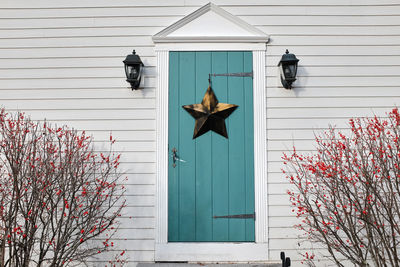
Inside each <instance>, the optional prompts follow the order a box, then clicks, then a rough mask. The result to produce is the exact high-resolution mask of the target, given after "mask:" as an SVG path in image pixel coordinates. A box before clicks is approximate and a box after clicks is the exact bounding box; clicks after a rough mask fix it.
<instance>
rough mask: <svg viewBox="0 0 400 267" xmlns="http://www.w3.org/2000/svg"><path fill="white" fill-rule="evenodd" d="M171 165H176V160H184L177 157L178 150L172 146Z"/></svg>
mask: <svg viewBox="0 0 400 267" xmlns="http://www.w3.org/2000/svg"><path fill="white" fill-rule="evenodd" d="M171 151H172V167H174V168H175V167H176V162H177V161H180V162H186V161H185V160H183V159H181V158H179V156H178V153H177V152H178V150H177V149H176V148H175V147H174V148H173V149H172V150H171Z"/></svg>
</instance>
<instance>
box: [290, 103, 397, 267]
mask: <svg viewBox="0 0 400 267" xmlns="http://www.w3.org/2000/svg"><path fill="white" fill-rule="evenodd" d="M349 124H350V128H351V131H349V133H342V132H340V131H338V130H336V129H334V128H330V130H328V131H326V132H324V133H323V134H322V135H320V136H317V137H316V140H315V141H316V148H317V149H316V152H315V153H314V154H302V153H298V152H297V151H296V150H295V149H293V151H292V152H291V154H284V156H283V160H284V164H285V165H286V167H287V168H286V169H285V170H283V172H284V173H285V174H286V176H287V178H288V179H289V181H290V183H291V184H292V185H293V186H294V189H293V190H289V191H288V194H289V196H290V201H291V203H292V206H293V212H294V213H295V214H296V216H297V217H298V218H299V219H300V221H301V223H300V224H298V225H296V227H297V228H298V229H300V230H302V231H303V233H304V234H305V235H306V237H307V239H308V240H310V241H312V242H314V243H319V244H321V245H322V247H324V248H326V249H327V251H328V252H329V258H330V259H331V260H332V261H333V262H335V264H336V265H337V266H344V261H345V260H347V261H350V262H351V263H353V264H355V265H356V266H367V264H368V263H370V264H371V263H372V265H373V266H396V267H399V266H400V255H399V248H400V247H399V243H400V195H399V194H400V140H399V138H400V115H399V111H398V109H397V108H396V109H393V110H392V111H391V112H390V113H388V116H387V118H378V117H376V116H375V117H373V118H357V119H351V120H350V121H349ZM315 257H316V256H315V255H314V254H313V253H309V252H307V253H306V254H304V258H305V261H306V262H308V263H309V264H310V265H312V264H313V261H314V260H315Z"/></svg>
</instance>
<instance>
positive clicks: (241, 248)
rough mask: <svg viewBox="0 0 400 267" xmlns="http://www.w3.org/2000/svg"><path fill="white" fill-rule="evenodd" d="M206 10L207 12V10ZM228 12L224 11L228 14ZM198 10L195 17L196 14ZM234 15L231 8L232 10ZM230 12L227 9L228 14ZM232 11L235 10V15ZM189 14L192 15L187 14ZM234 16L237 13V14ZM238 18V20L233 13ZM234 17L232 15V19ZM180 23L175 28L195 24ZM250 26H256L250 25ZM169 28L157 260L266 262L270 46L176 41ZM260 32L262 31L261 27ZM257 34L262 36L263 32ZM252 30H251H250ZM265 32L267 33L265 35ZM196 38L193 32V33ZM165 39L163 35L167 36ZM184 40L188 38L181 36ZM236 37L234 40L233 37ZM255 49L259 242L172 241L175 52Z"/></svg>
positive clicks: (162, 84) (162, 42)
mask: <svg viewBox="0 0 400 267" xmlns="http://www.w3.org/2000/svg"><path fill="white" fill-rule="evenodd" d="M212 9H216V10H222V9H220V8H219V7H216V6H215V5H213V4H208V5H206V6H205V7H203V8H201V9H199V10H202V11H201V12H198V13H196V12H197V11H196V12H194V13H192V14H191V15H189V16H188V17H190V18H191V19H192V20H193V19H196V18H198V17H199V16H197V15H198V14H203V13H204V11H205V10H208V11H210V10H212ZM202 12H203V13H202ZM224 12H225V11H223V12H222V13H223V14H225V13H224ZM195 13H196V14H197V15H196V16H195V15H193V14H195ZM228 14H229V13H228ZM225 15H226V14H225ZM230 16H232V15H230ZM188 17H187V18H188ZM232 17H233V16H232ZM233 18H234V19H237V18H235V17H233ZM231 19H232V18H231ZM183 20H184V22H185V23H183V22H182V23H175V24H174V25H175V26H174V25H172V26H174V27H172V26H170V27H168V28H167V29H170V30H171V31H173V29H172V28H178V26H180V25H190V24H189V22H190V20H189V19H183ZM248 26H249V27H252V26H250V25H248ZM167 29H166V30H164V31H162V32H160V33H159V34H157V35H156V36H157V37H156V38H154V42H155V43H156V45H155V51H156V56H157V75H158V80H157V137H156V138H157V164H156V166H157V170H156V171H157V174H156V177H157V178H156V237H155V238H156V245H155V261H207V262H216V261H221V262H222V261H225V260H226V259H229V261H233V260H235V261H237V262H241V261H247V262H249V261H252V262H257V261H266V260H268V258H269V252H268V213H267V207H268V205H267V192H268V190H267V166H266V164H267V133H266V91H265V90H266V88H265V49H266V43H265V42H266V41H265V39H264V41H260V40H259V41H258V43H255V42H254V39H251V38H250V41H248V42H244V41H243V40H242V41H241V42H240V43H238V42H235V39H234V38H233V39H232V40H228V39H229V38H228V39H226V40H225V41H224V42H223V40H219V41H218V42H216V41H215V39H214V38H204V39H202V42H198V41H197V40H196V41H194V42H193V40H192V41H190V42H189V39H190V38H189V39H185V40H186V42H185V43H182V42H180V43H179V42H178V43H176V42H171V40H169V39H168V34H169V33H170V31H167ZM257 31H258V30H257ZM257 31H256V33H253V34H255V35H257V36H258V37H259V35H258V33H257ZM249 32H251V31H249ZM265 36H266V35H265ZM191 37H193V36H191ZM163 38H164V39H163ZM182 40H183V39H182ZM230 41H232V42H230ZM189 50H190V51H252V54H253V75H254V77H253V105H254V109H253V112H254V193H255V194H254V195H255V199H254V200H255V212H256V220H255V242H254V243H233V242H232V243H219V242H215V243H211V242H207V243H204V242H203V243H201V242H199V243H196V242H190V243H189V242H188V243H183V242H179V243H172V242H170V243H169V242H168V84H169V82H168V76H169V52H170V51H189Z"/></svg>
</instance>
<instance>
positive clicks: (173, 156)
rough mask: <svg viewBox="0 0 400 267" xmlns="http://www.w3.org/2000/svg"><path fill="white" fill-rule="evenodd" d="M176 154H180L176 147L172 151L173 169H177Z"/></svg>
mask: <svg viewBox="0 0 400 267" xmlns="http://www.w3.org/2000/svg"><path fill="white" fill-rule="evenodd" d="M176 152H178V150H176V148H175V147H174V148H173V149H172V167H174V168H175V167H176V160H177V158H178V157H177V155H176Z"/></svg>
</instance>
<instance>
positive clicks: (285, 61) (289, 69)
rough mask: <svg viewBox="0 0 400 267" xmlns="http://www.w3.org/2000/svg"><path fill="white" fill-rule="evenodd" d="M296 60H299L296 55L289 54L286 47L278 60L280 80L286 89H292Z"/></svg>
mask: <svg viewBox="0 0 400 267" xmlns="http://www.w3.org/2000/svg"><path fill="white" fill-rule="evenodd" d="M297 62H299V60H298V59H297V58H296V56H295V55H294V54H290V53H289V50H287V49H286V53H285V54H283V56H282V58H281V61H279V64H278V67H279V69H280V73H281V75H280V76H281V82H282V85H283V87H285V88H286V89H292V83H293V82H294V81H295V80H296V73H297Z"/></svg>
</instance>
